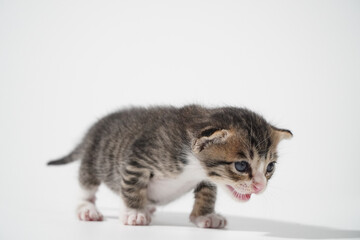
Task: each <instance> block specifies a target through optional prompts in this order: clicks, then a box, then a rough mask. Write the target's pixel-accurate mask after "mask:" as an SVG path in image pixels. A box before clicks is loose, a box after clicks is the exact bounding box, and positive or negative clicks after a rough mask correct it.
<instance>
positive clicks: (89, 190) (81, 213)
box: [76, 163, 103, 221]
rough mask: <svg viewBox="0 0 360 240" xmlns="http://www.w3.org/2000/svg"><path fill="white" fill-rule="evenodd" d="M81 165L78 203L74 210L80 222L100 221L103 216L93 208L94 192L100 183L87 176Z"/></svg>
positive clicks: (90, 175)
mask: <svg viewBox="0 0 360 240" xmlns="http://www.w3.org/2000/svg"><path fill="white" fill-rule="evenodd" d="M84 165H85V164H83V163H82V164H81V166H80V175H79V180H80V187H81V195H80V202H79V205H78V207H77V209H76V211H77V216H78V218H79V219H80V220H82V221H102V220H103V215H102V214H101V213H100V212H99V210H98V209H97V208H96V206H95V200H96V196H95V194H96V192H97V190H98V188H99V185H100V181H98V180H97V179H96V177H95V176H93V175H92V174H89V170H88V168H86V167H85V166H84Z"/></svg>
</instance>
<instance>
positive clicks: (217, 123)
mask: <svg viewBox="0 0 360 240" xmlns="http://www.w3.org/2000/svg"><path fill="white" fill-rule="evenodd" d="M291 135H292V134H291V132H290V131H289V130H283V129H278V128H275V127H273V126H272V125H270V124H268V123H267V122H266V121H265V120H264V119H263V118H262V117H261V116H259V115H258V114H256V113H254V112H252V111H249V110H247V109H243V108H232V107H226V108H213V109H209V108H204V107H201V106H197V105H189V106H185V107H182V108H175V107H152V108H131V109H125V110H121V111H118V112H115V113H112V114H110V115H108V116H106V117H104V118H102V119H100V120H99V121H98V122H97V123H96V124H95V125H94V126H92V127H91V128H90V130H89V131H88V133H87V134H86V135H85V137H84V138H83V140H82V142H81V143H80V144H79V145H78V147H77V148H76V149H75V150H74V151H73V152H72V153H70V154H69V155H67V156H65V157H64V158H62V159H59V160H55V161H51V162H49V163H48V164H49V165H59V164H65V163H69V162H72V161H75V160H77V159H81V164H80V170H79V181H80V185H81V187H82V189H83V190H85V191H86V190H88V192H90V193H91V196H87V198H88V199H90V198H91V199H95V192H96V191H94V189H97V188H98V186H99V185H100V184H101V183H105V184H106V185H107V186H108V187H109V188H110V189H112V190H113V191H114V192H115V193H117V194H118V195H119V196H121V197H122V199H123V200H124V203H125V205H126V207H127V208H128V209H129V212H130V213H131V214H130V213H129V214H127V215H126V216H127V217H126V219H125V221H124V222H125V224H130V225H144V224H148V223H149V222H150V215H151V214H149V213H148V212H147V209H149V207H150V206H152V205H156V204H158V203H159V202H161V201H159V200H154V199H153V198H154V197H153V196H152V198H150V197H149V196H150V194H149V193H148V189H150V188H151V187H154V186H157V185H151V184H162V182H166V181H167V179H168V180H169V181H170V180H171V181H174V180H176V179H188V178H189V177H188V176H187V175H186V177H182V178H181V176H183V175H184V174H186V173H188V172H189V171H190V172H189V173H191V174H189V176H190V178H191V176H194V179H193V180H194V181H190V182H191V184H190V185H188V184H189V182H185V181H184V180H179V181H184V182H179V183H178V184H175V185H174V184H172V185H165V186H172V187H176V188H179V191H180V192H177V195H176V197H177V196H178V195H179V194H184V193H185V192H186V191H185V190H180V189H185V188H184V187H183V186H182V185H186V184H187V188H186V189H187V190H188V188H190V189H191V188H195V204H194V208H193V211H192V213H191V219H193V220H194V219H196V218H197V217H200V216H207V215H209V214H213V212H214V205H215V199H216V186H215V185H214V184H219V185H222V186H225V185H229V186H232V187H233V189H237V190H239V189H242V190H244V189H245V190H246V191H248V189H249V186H247V185H246V184H250V182H251V181H252V178H253V176H254V175H255V174H257V175H256V176H258V175H259V171H263V175H264V177H266V179H267V180H268V179H270V177H271V176H272V174H273V172H270V173H267V172H266V171H264V170H259V168H260V167H259V166H266V164H269V163H270V162H273V161H276V158H277V151H276V146H277V144H278V142H279V141H280V140H281V139H284V138H289V137H291ZM189 155H191V156H194V159H196V161H198V163H199V164H198V165H199V166H200V168H202V169H201V171H203V172H204V177H195V176H196V175H197V174H196V173H197V170H195V171H194V169H192V170H191V169H190V170H189V168H187V166H188V165H189V164H190V163H189V161H190V160H189ZM239 161H247V162H248V163H249V168H248V169H247V170H246V171H245V172H242V173H239V172H238V171H237V170H236V169H235V167H234V164H235V163H236V162H239ZM262 168H264V167H262ZM199 171H200V170H199ZM199 174H200V172H199ZM190 180H191V179H190ZM175 183H176V182H175ZM242 190H241V191H242ZM245 190H244V191H245ZM164 191H166V188H165V190H164ZM181 191H184V192H181ZM239 191H240V190H239ZM246 191H245V192H246ZM169 192H171V191H169ZM172 192H174V191H172ZM169 194H170V193H169ZM165 195H166V193H165ZM155 198H156V197H155ZM173 198H175V196H174V197H172V196H168V199H169V200H174V199H173ZM82 201H83V202H82V204H84V201H85V202H87V203H88V204H89V205H88V207H87V208H86V209H87V211H88V209H96V208H95V205H91V204H95V202H90V201H88V200H87V199H82ZM96 211H97V209H96V210H94V212H93V216H100V215H101V214H99V213H98V212H96ZM90 213H91V212H90ZM90 213H89V214H90ZM89 214H88V215H89ZM83 215H84V214H83V213H79V216H83ZM88 215H86V214H85V215H84V216H88ZM101 216H102V215H101ZM211 216H212V218H214V216H215V215H211ZM215 217H216V216H215ZM101 219H102V218H101ZM82 220H84V219H82ZM85 220H86V219H85ZM95 220H100V219H95ZM204 221H205V220H204ZM193 222H196V224H197V223H198V222H199V221H195V220H194V221H193ZM197 225H200V224H197ZM201 226H207V225H206V224H203V225H201ZM219 226H225V222H221V221H219ZM210 227H211V226H210Z"/></svg>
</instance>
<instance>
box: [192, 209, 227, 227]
mask: <svg viewBox="0 0 360 240" xmlns="http://www.w3.org/2000/svg"><path fill="white" fill-rule="evenodd" d="M190 220H191V222H193V223H194V224H195V225H196V226H198V227H201V228H224V227H225V226H226V224H227V221H226V219H225V218H224V217H223V216H221V215H219V214H216V213H210V214H207V215H205V216H198V217H194V216H190Z"/></svg>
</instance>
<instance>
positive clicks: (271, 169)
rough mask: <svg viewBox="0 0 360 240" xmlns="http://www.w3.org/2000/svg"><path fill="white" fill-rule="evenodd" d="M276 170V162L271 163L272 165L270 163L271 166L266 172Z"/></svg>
mask: <svg viewBox="0 0 360 240" xmlns="http://www.w3.org/2000/svg"><path fill="white" fill-rule="evenodd" d="M274 168H275V162H271V163H269V165H268V166H267V168H266V172H268V173H270V172H272V171H274Z"/></svg>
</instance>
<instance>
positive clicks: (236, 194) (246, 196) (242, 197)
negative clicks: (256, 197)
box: [226, 185, 251, 201]
mask: <svg viewBox="0 0 360 240" xmlns="http://www.w3.org/2000/svg"><path fill="white" fill-rule="evenodd" d="M226 187H227V188H228V189H229V190H230V191H231V192H232V194H233V196H234V197H235V198H237V199H239V200H241V201H248V200H249V199H250V198H251V193H248V194H243V193H239V192H238V191H236V190H235V188H233V187H232V186H230V185H226Z"/></svg>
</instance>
